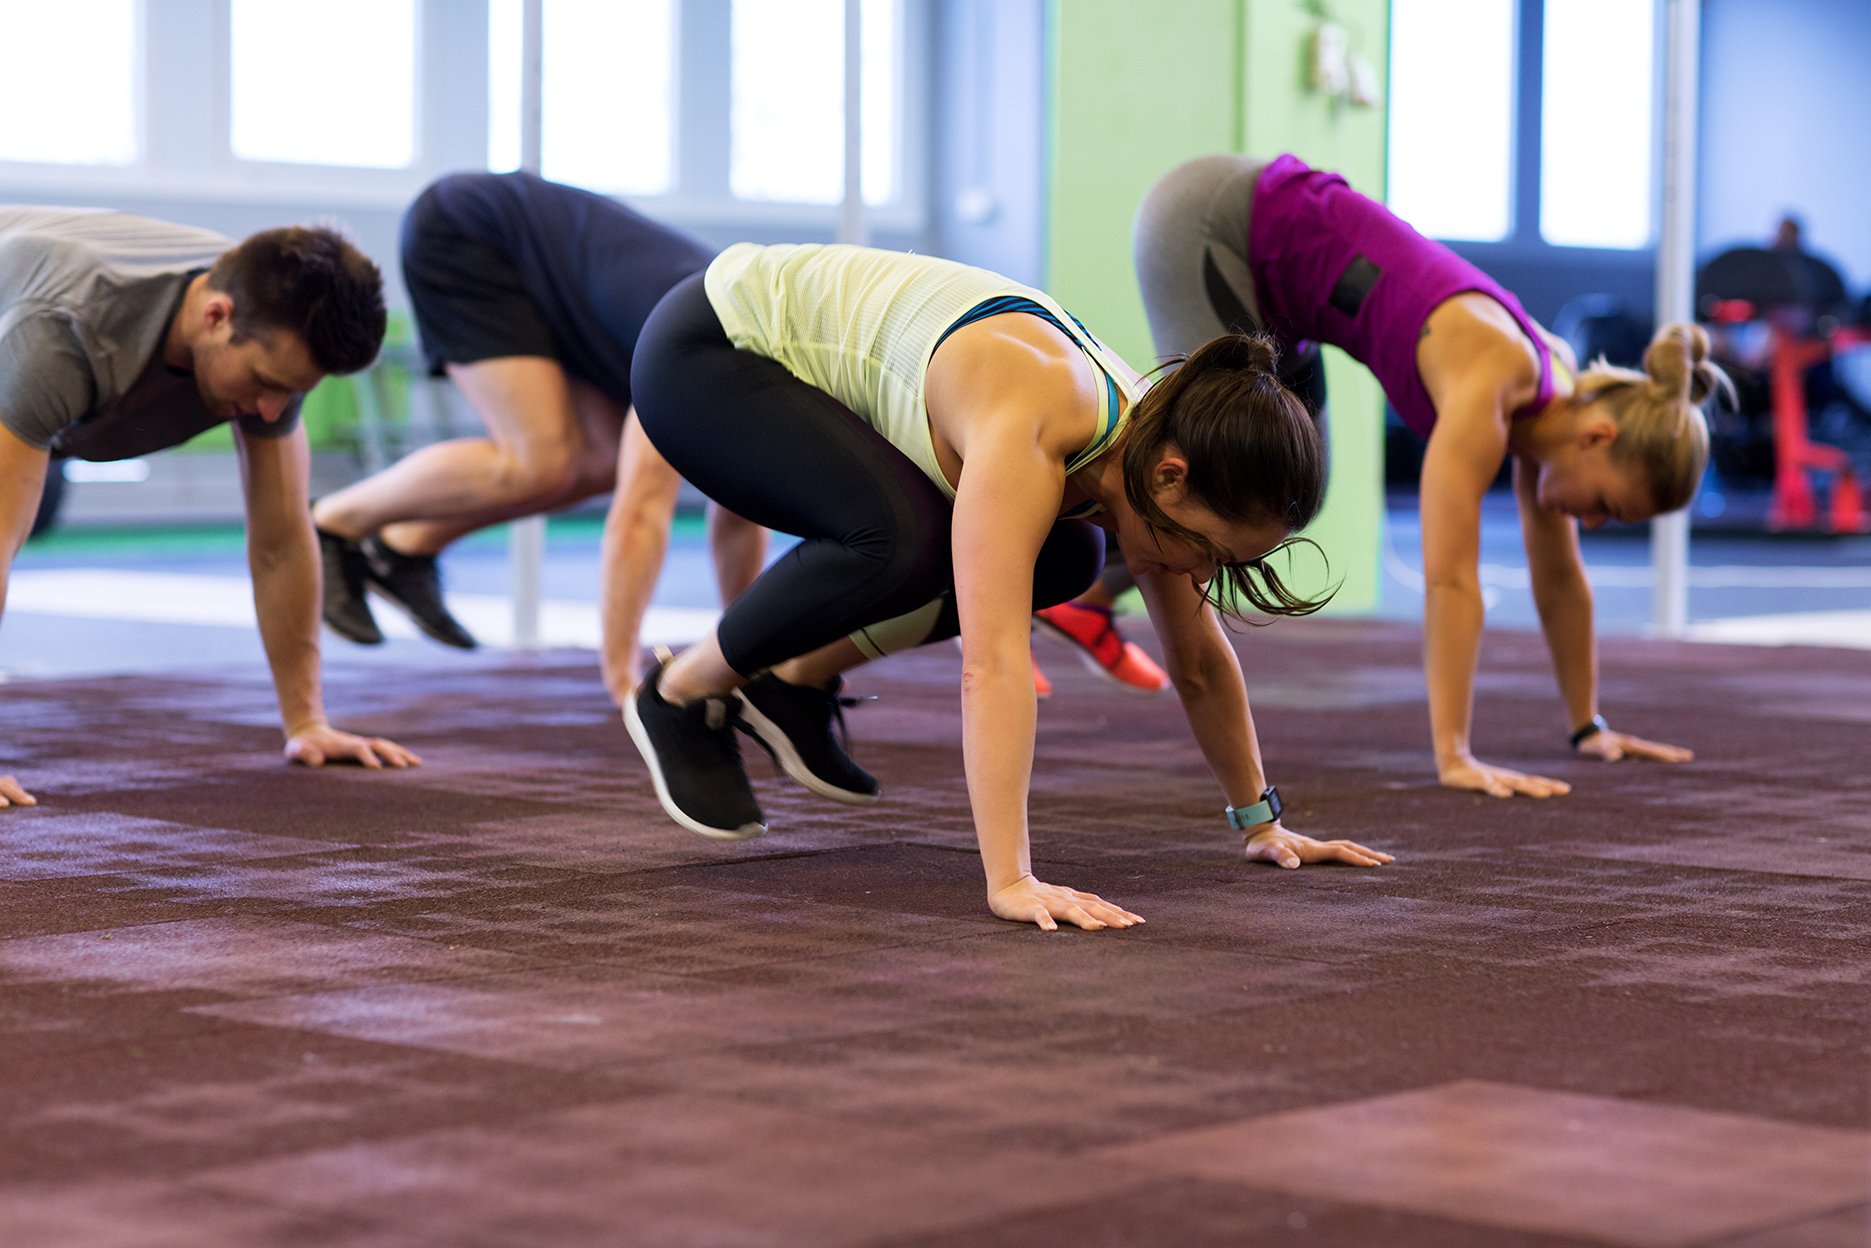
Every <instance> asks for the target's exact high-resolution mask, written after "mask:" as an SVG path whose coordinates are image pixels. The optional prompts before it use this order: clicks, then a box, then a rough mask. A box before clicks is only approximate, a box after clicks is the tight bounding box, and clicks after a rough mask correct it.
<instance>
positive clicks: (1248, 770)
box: [1171, 645, 1267, 806]
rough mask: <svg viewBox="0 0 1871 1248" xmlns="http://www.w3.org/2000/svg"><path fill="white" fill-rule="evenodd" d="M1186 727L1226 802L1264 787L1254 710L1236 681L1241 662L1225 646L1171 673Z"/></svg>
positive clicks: (1248, 800)
mask: <svg viewBox="0 0 1871 1248" xmlns="http://www.w3.org/2000/svg"><path fill="white" fill-rule="evenodd" d="M1171 679H1172V680H1173V682H1174V683H1175V687H1176V696H1177V697H1178V698H1179V699H1180V700H1181V702H1182V709H1183V714H1184V715H1185V716H1186V717H1187V718H1188V720H1189V729H1190V731H1191V732H1193V733H1194V734H1195V742H1196V745H1197V746H1198V747H1199V748H1200V749H1201V751H1202V757H1203V758H1204V759H1206V760H1207V761H1208V768H1209V770H1210V771H1211V772H1213V773H1214V775H1215V779H1216V780H1217V781H1218V782H1219V783H1220V784H1221V789H1222V792H1223V793H1224V794H1226V795H1227V799H1228V804H1229V805H1231V806H1250V805H1252V804H1253V803H1255V802H1257V801H1259V800H1260V795H1261V793H1262V792H1263V791H1265V789H1266V787H1267V775H1266V769H1265V768H1264V767H1263V766H1262V764H1261V758H1260V740H1259V737H1258V735H1257V734H1256V733H1255V731H1254V714H1253V711H1252V710H1251V709H1249V707H1248V703H1247V690H1246V689H1245V688H1244V687H1243V685H1242V681H1241V665H1240V662H1239V661H1238V660H1237V659H1236V658H1235V657H1234V651H1233V650H1232V649H1231V648H1229V647H1228V646H1226V645H1220V646H1218V647H1216V650H1215V652H1214V653H1211V654H1205V655H1203V656H1202V658H1201V659H1200V660H1198V661H1197V662H1196V663H1194V664H1192V665H1191V667H1190V668H1189V669H1188V670H1185V671H1176V672H1172V673H1171Z"/></svg>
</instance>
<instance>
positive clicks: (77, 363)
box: [0, 204, 299, 459]
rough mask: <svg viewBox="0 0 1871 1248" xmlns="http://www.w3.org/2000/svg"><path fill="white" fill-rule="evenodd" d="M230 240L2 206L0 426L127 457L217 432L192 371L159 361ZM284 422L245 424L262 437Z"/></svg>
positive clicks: (125, 220)
mask: <svg viewBox="0 0 1871 1248" xmlns="http://www.w3.org/2000/svg"><path fill="white" fill-rule="evenodd" d="M231 246H233V243H231V242H230V241H229V240H227V239H225V238H223V237H221V236H220V235H219V234H211V233H209V232H208V231H206V230H197V229H192V228H190V227H188V226H182V225H170V224H169V223H167V222H165V221H152V220H150V219H149V218H147V217H133V216H130V215H129V214H127V213H121V212H97V211H92V210H88V209H82V208H36V207H31V206H25V205H8V204H0V422H4V423H5V425H6V427H7V428H8V429H9V430H11V431H12V432H13V433H14V434H16V435H17V436H18V437H19V438H20V440H21V441H23V442H25V443H26V444H28V445H29V446H35V447H38V448H40V449H42V450H48V451H51V452H52V453H53V454H56V455H66V456H70V457H72V458H75V459H128V458H130V457H132V456H136V455H146V454H148V453H149V452H151V451H159V450H162V449H163V448H164V447H169V446H176V445H178V444H180V443H182V442H186V441H188V440H189V439H190V438H192V437H194V436H195V435H196V434H198V433H200V432H201V431H202V430H204V429H208V428H211V427H213V426H214V425H217V424H220V423H221V418H220V417H218V416H216V415H214V414H213V413H211V412H210V411H209V410H208V408H207V406H206V405H205V404H204V403H203V402H202V398H201V392H200V391H199V390H198V389H196V386H195V377H194V374H192V373H185V372H178V371H176V370H175V369H172V368H169V367H168V366H166V365H165V364H164V363H163V362H162V346H163V341H164V339H165V338H166V337H167V335H168V332H169V324H170V322H171V321H172V320H174V319H175V314H176V310H177V309H178V308H179V307H181V304H182V297H183V295H184V294H186V293H187V289H188V283H189V281H190V280H191V279H192V278H193V277H194V276H195V275H196V274H198V273H200V272H202V271H204V270H206V269H207V268H209V267H210V266H211V265H213V263H214V261H215V258H216V257H217V256H219V255H220V254H221V253H222V252H224V251H226V250H227V249H228V248H229V247H231ZM298 419H299V400H298V399H296V398H295V399H294V400H293V401H292V403H291V404H290V405H289V406H288V407H287V409H286V412H285V414H284V415H283V416H281V417H280V419H279V420H278V421H276V422H274V423H272V424H268V423H267V422H266V421H264V420H262V419H261V418H260V417H258V416H243V417H241V418H240V420H239V422H238V423H239V424H240V427H241V430H242V432H244V433H247V434H251V435H253V436H255V437H262V438H268V437H280V436H283V435H284V434H287V433H290V432H291V431H292V429H293V428H294V426H295V425H297V424H298Z"/></svg>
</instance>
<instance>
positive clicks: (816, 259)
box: [703, 243, 1137, 498]
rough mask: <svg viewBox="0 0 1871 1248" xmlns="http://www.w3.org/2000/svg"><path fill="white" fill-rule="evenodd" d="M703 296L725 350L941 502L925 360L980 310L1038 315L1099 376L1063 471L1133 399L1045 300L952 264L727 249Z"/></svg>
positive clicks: (789, 249)
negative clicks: (745, 357) (782, 378)
mask: <svg viewBox="0 0 1871 1248" xmlns="http://www.w3.org/2000/svg"><path fill="white" fill-rule="evenodd" d="M703 285H704V289H706V291H707V293H708V302H709V303H710V304H711V305H712V306H713V307H714V310H715V315H716V316H718V317H719V318H720V319H721V327H722V329H723V330H725V331H726V333H727V336H728V341H729V342H732V343H733V344H734V345H735V346H736V347H738V348H739V349H741V350H743V351H751V352H753V353H754V354H756V355H761V356H765V357H766V358H767V359H770V360H773V361H775V362H776V363H778V364H779V365H781V366H782V367H783V368H785V369H786V371H787V372H789V373H791V374H792V375H793V376H795V377H797V378H798V379H799V380H801V381H803V382H805V383H806V384H807V385H809V386H812V387H814V388H816V389H819V390H823V391H824V392H825V393H827V394H829V395H831V396H832V397H833V398H835V399H837V400H838V401H839V402H840V403H843V404H844V405H845V406H846V407H848V408H850V409H851V410H852V411H853V412H855V413H856V414H857V415H858V416H860V417H861V418H863V419H864V420H865V421H866V422H868V423H869V424H870V425H871V427H872V428H874V429H876V430H877V432H879V433H881V434H882V435H883V436H884V437H885V438H886V439H888V440H889V442H890V444H891V445H892V446H895V447H896V448H897V449H898V450H900V451H902V452H903V453H904V454H905V455H907V456H909V458H910V459H911V461H913V462H914V463H915V464H916V466H917V467H918V468H920V469H922V471H923V474H924V475H925V476H927V477H928V478H929V479H930V480H931V481H933V482H935V484H936V486H937V488H939V489H940V490H941V491H942V492H943V494H944V495H946V496H947V497H949V498H954V497H955V487H954V486H953V485H951V484H950V483H949V481H948V478H946V477H945V476H943V475H942V469H941V466H940V465H938V464H937V463H936V454H935V442H934V440H933V438H932V436H931V434H930V432H929V408H928V403H927V394H926V381H927V374H928V369H929V360H930V357H931V356H933V355H934V354H935V349H936V347H937V346H938V345H939V344H940V343H941V341H942V339H943V338H944V337H945V336H947V334H948V333H949V332H950V331H951V330H952V329H954V328H955V327H956V325H957V323H958V322H964V321H965V320H966V319H967V318H968V314H969V313H970V312H971V311H974V310H975V309H977V308H980V307H981V305H983V304H989V303H993V302H995V301H997V300H1005V299H1009V298H1011V299H1012V300H1015V301H1018V302H1024V303H1031V304H1036V305H1038V307H1037V308H1036V309H1034V310H1035V311H1040V310H1043V311H1044V312H1045V313H1046V314H1047V319H1048V320H1051V321H1052V322H1053V323H1054V324H1056V325H1058V326H1059V327H1060V328H1061V329H1062V330H1064V331H1065V332H1066V333H1067V334H1069V335H1071V337H1072V339H1073V341H1075V342H1076V343H1078V345H1079V347H1080V348H1081V349H1082V350H1083V351H1084V352H1085V354H1086V355H1087V356H1089V357H1090V358H1091V361H1092V363H1093V365H1094V366H1095V367H1097V369H1098V370H1099V371H1100V372H1102V373H1103V374H1104V377H1105V385H1103V386H1101V387H1099V412H1098V425H1097V428H1098V433H1097V435H1096V436H1095V437H1094V438H1093V440H1092V443H1091V445H1090V446H1087V447H1086V448H1085V450H1084V451H1081V452H1080V453H1079V454H1078V455H1075V456H1073V457H1072V459H1071V460H1070V461H1068V462H1067V465H1066V467H1067V471H1072V470H1073V469H1075V468H1077V467H1079V466H1080V465H1082V464H1083V463H1084V462H1086V461H1088V460H1089V459H1091V458H1092V457H1093V456H1095V455H1096V454H1097V453H1098V452H1099V451H1102V450H1103V449H1104V448H1105V447H1106V446H1108V445H1109V444H1110V441H1111V439H1112V438H1113V437H1115V436H1116V434H1117V432H1118V430H1119V429H1120V428H1121V427H1122V425H1123V418H1124V414H1125V413H1127V412H1128V411H1129V407H1130V405H1131V404H1134V403H1135V402H1136V399H1137V390H1136V387H1135V386H1134V385H1133V384H1132V383H1131V382H1130V381H1129V380H1127V378H1126V376H1125V371H1126V370H1125V369H1124V368H1123V367H1122V361H1120V360H1118V358H1117V357H1116V356H1115V355H1113V354H1112V353H1111V352H1110V351H1108V350H1107V349H1106V348H1105V347H1104V346H1103V345H1102V344H1101V343H1099V342H1098V341H1097V340H1096V339H1095V338H1093V337H1092V336H1091V334H1090V333H1088V332H1086V331H1085V329H1084V328H1083V327H1082V326H1080V325H1079V324H1078V322H1076V321H1074V320H1073V319H1072V318H1071V316H1070V315H1068V314H1067V313H1066V312H1065V310H1064V309H1063V308H1061V307H1059V305H1058V304H1056V303H1054V302H1053V300H1052V298H1051V296H1049V295H1047V294H1045V293H1044V292H1042V291H1039V290H1035V289H1033V288H1032V287H1030V286H1023V285H1021V284H1020V283H1018V282H1015V281H1013V280H1012V279H1011V278H1006V277H1002V276H1001V275H1000V274H998V273H991V272H988V271H987V270H985V269H977V268H972V267H970V266H968V265H965V264H956V263H955V262H953V261H951V260H938V259H935V258H934V257H931V256H917V255H910V254H907V253H905V252H897V251H881V250H877V249H873V248H868V247H847V246H841V245H822V244H816V243H814V244H784V245H778V246H770V247H763V246H760V245H758V244H755V243H737V244H735V245H734V246H732V247H729V248H728V249H727V250H726V251H724V252H722V253H721V254H720V255H719V256H718V257H716V258H715V261H714V263H712V264H710V265H709V266H708V272H707V274H706V276H705V277H704V278H703ZM1120 396H1121V399H1122V401H1120Z"/></svg>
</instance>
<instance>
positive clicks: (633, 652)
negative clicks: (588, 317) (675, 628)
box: [599, 416, 682, 706]
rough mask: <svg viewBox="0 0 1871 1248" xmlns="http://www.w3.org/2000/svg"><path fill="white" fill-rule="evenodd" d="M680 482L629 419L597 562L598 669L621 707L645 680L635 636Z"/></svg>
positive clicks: (659, 566) (660, 565)
mask: <svg viewBox="0 0 1871 1248" xmlns="http://www.w3.org/2000/svg"><path fill="white" fill-rule="evenodd" d="M681 487H682V478H681V477H680V476H678V475H677V473H676V470H675V469H674V468H672V467H670V466H669V461H668V460H666V459H664V458H663V457H662V454H661V453H660V452H659V451H658V450H657V449H656V447H655V446H653V445H652V444H651V443H650V439H649V438H648V436H646V435H645V434H644V432H643V428H642V426H640V425H639V424H638V423H637V421H636V419H635V417H634V416H633V417H632V418H631V419H630V420H628V421H627V422H626V423H625V425H624V433H623V437H622V438H621V439H619V443H618V450H617V490H616V492H615V493H614V494H613V495H612V496H611V508H610V511H609V512H608V513H607V514H606V515H605V518H604V544H603V552H602V555H601V560H600V564H599V567H600V576H599V579H600V581H601V589H600V593H601V597H602V616H603V625H604V644H603V649H602V651H601V659H602V663H601V667H602V670H603V675H604V687H605V688H606V689H607V690H609V692H610V695H611V700H612V701H613V702H615V703H617V704H618V705H619V706H622V705H623V703H624V700H625V699H626V698H628V697H629V696H630V691H631V690H633V689H635V688H636V687H637V682H638V681H639V680H641V679H642V678H643V673H642V671H641V670H640V665H641V663H642V655H641V654H640V653H639V652H640V650H641V646H640V645H639V642H638V635H639V633H640V632H641V630H642V627H643V616H644V613H645V612H646V611H648V610H649V606H650V599H651V597H652V596H653V595H654V594H655V592H656V582H657V579H658V578H659V577H660V576H661V575H662V570H663V558H664V556H665V554H666V553H667V552H668V549H669V529H670V524H671V522H672V520H673V518H674V516H675V511H676V494H677V492H678V491H679V490H680V489H681Z"/></svg>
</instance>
